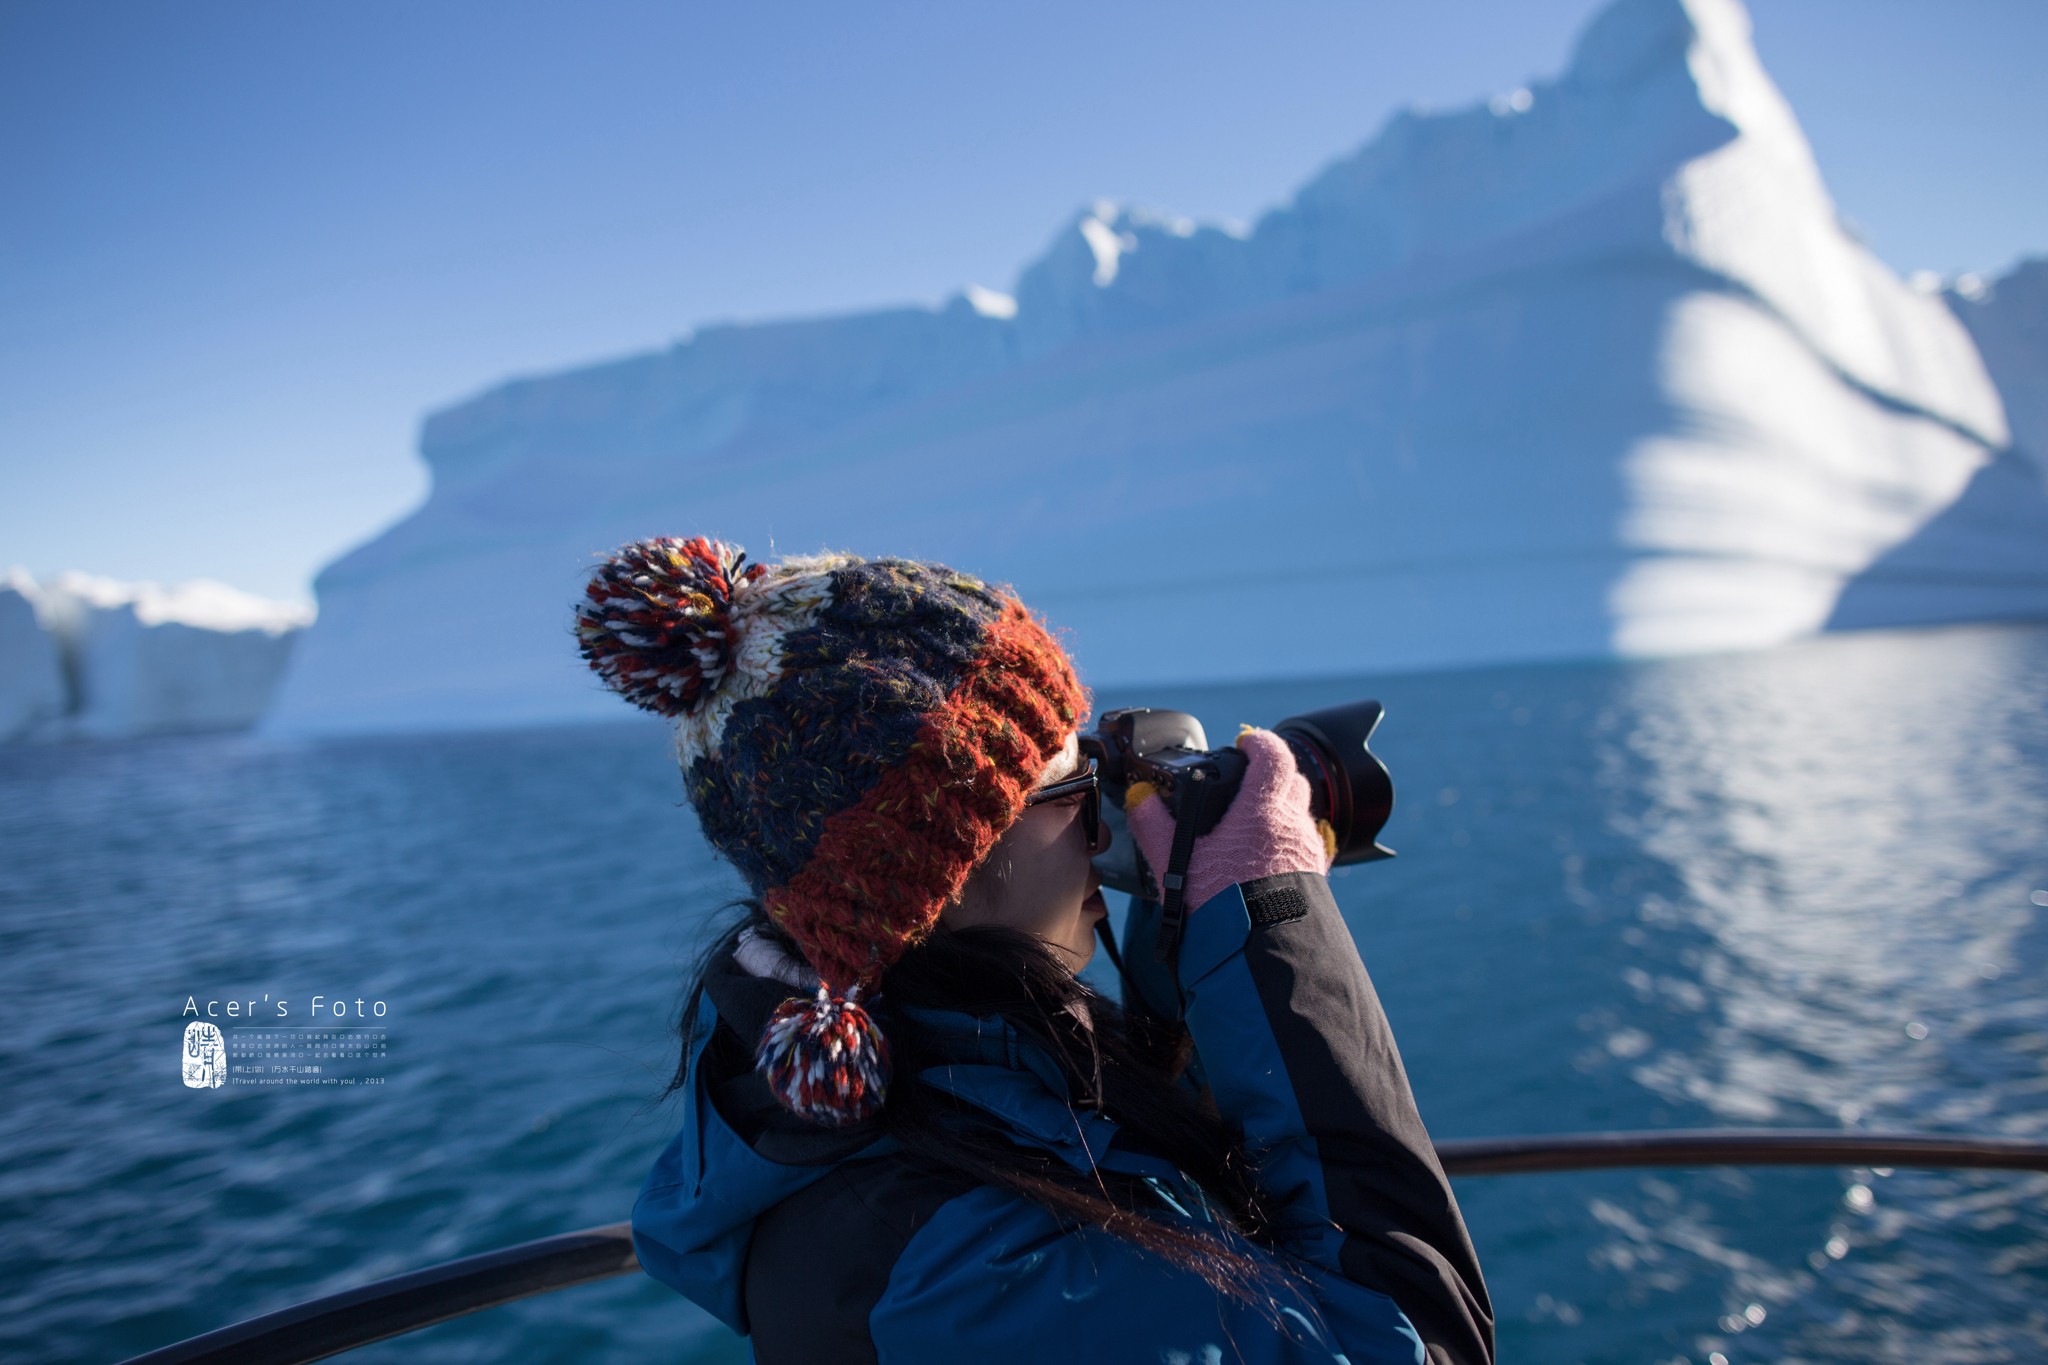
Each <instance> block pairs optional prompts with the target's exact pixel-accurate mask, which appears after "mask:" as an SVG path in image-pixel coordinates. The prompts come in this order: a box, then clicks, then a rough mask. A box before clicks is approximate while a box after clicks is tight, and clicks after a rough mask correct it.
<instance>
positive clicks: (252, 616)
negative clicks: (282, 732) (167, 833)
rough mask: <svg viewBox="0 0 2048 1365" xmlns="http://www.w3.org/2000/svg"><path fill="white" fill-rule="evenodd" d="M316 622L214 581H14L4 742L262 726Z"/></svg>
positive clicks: (5, 618) (1, 694)
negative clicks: (296, 646) (302, 635)
mask: <svg viewBox="0 0 2048 1365" xmlns="http://www.w3.org/2000/svg"><path fill="white" fill-rule="evenodd" d="M311 620H312V613H311V611H309V610H308V609H307V608H305V607H301V606H296V605H292V604H289V603H282V602H271V601H267V600H265V599H264V598H260V597H253V596H251V595H249V594H248V593H245V592H240V591H238V590H236V589H234V588H230V587H228V586H226V585H225V584H222V583H214V582H211V581H208V580H205V579H199V580H195V581H193V582H190V583H182V584H179V585H177V586H175V587H170V588H164V587H159V586H158V585H156V584H154V583H121V582H117V581H115V580H114V579H111V578H99V577H95V576H93V575H90V574H82V573H67V574H61V575H59V576H58V577H57V578H55V579H53V580H51V581H50V582H47V583H38V582H36V581H35V580H34V579H33V578H31V577H29V576H28V574H26V573H24V572H22V571H21V570H19V569H15V570H12V571H10V572H9V573H8V574H7V575H6V576H5V577H4V578H0V740H10V739H30V738H37V739H54V738H66V737H74V736H83V737H88V738H98V739H106V738H114V737H117V736H124V735H144V734H166V733H174V732H179V731H188V730H234V729H242V728H245V727H247V726H250V725H253V724H254V723H255V722H256V721H257V720H258V719H259V718H261V716H262V715H263V713H264V711H265V710H266V709H267V708H268V706H269V704H270V699H271V696H272V694H273V693H274V691H275V690H276V686H277V680H278V678H279V677H280V676H281V675H282V674H283V672H284V667H285V661H286V660H287V659H288V658H289V657H290V654H291V648H292V645H293V643H294V640H295V638H296V637H297V635H298V634H299V632H300V631H301V630H303V629H304V628H305V626H306V625H307V624H308V623H309V622H310V621H311Z"/></svg>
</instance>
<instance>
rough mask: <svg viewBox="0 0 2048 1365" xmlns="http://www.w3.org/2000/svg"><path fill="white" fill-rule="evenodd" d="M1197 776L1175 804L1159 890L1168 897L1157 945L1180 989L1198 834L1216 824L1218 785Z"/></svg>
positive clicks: (1162, 907) (1155, 948) (1161, 913)
mask: <svg viewBox="0 0 2048 1365" xmlns="http://www.w3.org/2000/svg"><path fill="white" fill-rule="evenodd" d="M1193 776H1194V777H1195V779H1196V780H1194V781H1190V782H1188V783H1185V784H1184V785H1183V786H1182V788H1181V790H1180V792H1179V794H1178V795H1179V800H1177V801H1176V802H1175V803H1174V804H1175V806H1176V809H1175V811H1174V818H1173V851H1172V853H1170V854H1168V855H1167V859H1166V870H1165V871H1163V872H1162V873H1160V875H1159V887H1160V890H1161V891H1163V892H1164V893H1165V895H1164V897H1163V898H1162V899H1161V900H1160V902H1159V938H1158V940H1157V941H1156V942H1155V943H1154V945H1153V951H1154V952H1155V953H1156V954H1157V955H1158V959H1159V961H1161V962H1164V963H1167V964H1169V965H1170V966H1172V967H1173V969H1174V984H1175V985H1176V987H1177V986H1178V985H1179V978H1180V939H1181V934H1182V933H1183V932H1185V931H1186V929H1187V923H1188V905H1187V888H1188V863H1189V861H1190V860H1191V859H1192V858H1193V857H1194V853H1195V837H1196V834H1197V832H1198V831H1203V830H1207V829H1208V828H1209V827H1210V826H1212V825H1213V824H1215V821H1213V820H1211V819H1209V818H1208V816H1209V803H1210V801H1211V800H1212V799H1213V794H1214V793H1215V792H1216V791H1217V788H1218V784H1216V783H1213V782H1205V781H1202V780H1200V774H1199V773H1197V774H1193ZM1226 797H1227V794H1226Z"/></svg>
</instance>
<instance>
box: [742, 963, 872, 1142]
mask: <svg viewBox="0 0 2048 1365" xmlns="http://www.w3.org/2000/svg"><path fill="white" fill-rule="evenodd" d="M860 994H861V988H860V987H859V986H854V987H852V988H851V989H849V990H848V991H847V992H846V994H845V995H844V996H835V995H833V994H832V992H831V991H830V990H828V989H827V988H826V987H824V986H820V987H818V994H817V996H816V997H815V998H814V999H810V1000H785V1001H783V1002H782V1004H781V1005H779V1006H777V1007H776V1010H775V1013H774V1014H773V1015H771V1016H770V1017H769V1020H768V1027H767V1028H766V1029H764V1030H762V1033H761V1045H760V1047H759V1048H758V1049H757V1050H756V1052H755V1054H754V1069H755V1070H757V1071H759V1072H760V1073H761V1074H762V1076H764V1077H765V1078H766V1079H767V1081H768V1088H769V1089H770V1090H772V1091H774V1092H775V1098H776V1099H778V1100H780V1101H781V1102H782V1105H783V1107H784V1108H786V1109H788V1110H789V1111H790V1112H791V1113H793V1114H796V1115H798V1116H800V1117H802V1118H806V1119H809V1120H810V1121H811V1122H812V1123H816V1124H820V1125H823V1126H824V1127H827V1128H846V1127H850V1126H852V1125H853V1124H856V1123H859V1122H861V1121H862V1120H864V1119H868V1118H872V1117H873V1116H874V1115H876V1114H878V1113H880V1112H881V1110H882V1102H883V1100H884V1099H886V1098H887V1096H888V1091H889V1040H888V1039H887V1038H885V1037H884V1036H883V1035H882V1030H881V1027H880V1026H879V1025H878V1024H876V1023H875V1020H874V1017H873V1016H872V1015H870V1014H869V1013H868V1012H867V1011H866V1010H864V1009H862V1008H861V1007H860Z"/></svg>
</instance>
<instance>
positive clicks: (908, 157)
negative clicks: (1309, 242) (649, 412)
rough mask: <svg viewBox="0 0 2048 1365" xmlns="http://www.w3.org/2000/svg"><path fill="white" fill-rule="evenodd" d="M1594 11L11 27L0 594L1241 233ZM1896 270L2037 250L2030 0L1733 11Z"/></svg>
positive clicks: (1539, 2)
mask: <svg viewBox="0 0 2048 1365" xmlns="http://www.w3.org/2000/svg"><path fill="white" fill-rule="evenodd" d="M1597 8H1598V6H1597V4H1596V3H1594V0H1432V2H1431V3H1429V4H1420V3H1416V2H1415V0H1398V2H1395V0H1371V2H1369V3H1368V2H1366V0H1352V2H1351V3H1337V0H1267V2H1266V3H1264V4H1261V5H1257V6H1249V5H1244V4H1239V3H1211V0H1176V3H1173V4H1165V3H1130V4H1116V3H1100V0H1098V2H1097V3H1093V4H1087V5H1079V4H1073V3H1069V0H1039V3H1036V4H1033V5H1028V6H1027V5H994V4H947V3H940V2H939V0H931V2H930V3H924V4H911V3H896V2H895V0H872V2H871V3H865V4H858V5H847V4H839V3H823V2H822V0H802V2H801V3H797V2H795V0H792V2H790V3H778V2H777V0H762V3H757V4H723V3H713V2H712V0H697V2H696V3H682V2H681V0H677V2H675V3H663V4H652V3H647V4H639V3H620V2H618V0H580V2H579V3H573V4H572V3H568V2H567V0H563V3H557V4H547V5H541V4H531V3H521V2H519V0H487V2H486V0H461V2H458V0H432V3H414V2H413V0H404V2H400V0H351V2H350V3H315V2H314V0H303V2H302V0H292V2H291V3H277V0H260V2H252V3H234V4H230V3H205V2H203V0H181V3H176V4H165V3H158V2H157V0H138V2H137V3H132V4H108V3H100V2H99V0H50V3H30V2H28V0H6V2H5V3H4V4H0V568H4V567H5V566H6V565H7V564H10V563H17V564H21V565H24V566H26V567H27V568H29V569H30V570H31V571H33V572H35V573H38V574H50V573H54V572H57V571H59V570H62V569H67V568H81V569H88V570H93V571H97V572H102V573H110V574H113V575H116V576H119V577H125V578H155V579H158V580H163V581H176V580H181V579H185V578H190V577H197V576H208V577H214V578H219V579H222V580H224V581H227V582H229V583H232V584H235V585H236V586H238V587H243V588H247V589H250V590H252V591H256V592H260V593H264V594H266V595H270V596H276V597H305V596H307V595H308V594H309V592H310V583H311V579H312V575H313V573H314V572H315V571H316V570H317V569H318V567H319V566H320V565H321V564H322V563H324V562H325V561H326V560H328V559H330V558H332V557H333V556H334V555H335V554H337V553H339V552H340V551H342V550H344V549H346V548H347V547H349V546H350V545H352V544H355V543H357V542H359V541H361V540H363V539H365V538H367V537H368V536H370V535H371V534H373V533H374V532H376V531H377V530H378V529H379V528H381V527H382V526H384V525H386V524H388V523H389V522H390V521H391V520H393V519H394V518H396V517H398V516H400V515H402V514H403V513H404V512H405V511H406V510H407V509H409V508H410V507H412V506H413V505H415V504H416V503H417V502H418V500H419V499H420V498H422V497H423V496H424V494H425V491H426V478H425V473H424V470H423V468H422V467H421V466H420V464H419V462H418V460H417V458H416V456H415V454H414V441H415V436H416V432H417V427H418V422H419V419H420V416H421V415H422V414H423V413H424V412H426V411H427V410H429V409H431V408H435V407H440V406H444V405H446V404H448V403H449V402H451V401H454V400H456V399H459V398H461V397H463V396H465V395H467V394H469V393H472V392H474V391H476V390H478V389H481V388H484V387H486V386H488V385H490V384H492V383H494V382H495V381H497V380H499V379H502V378H504V377H506V376H508V375H512V374H517V373H534V372H540V371H547V370H554V369H561V368H566V367H569V366H572V365H575V364H578V363H582V362H586V361H589V360H593V359H598V358H602V357H606V356H610V355H616V354H619V353H623V352H628V351H634V350H639V349H643V348H647V347H652V346H657V345H664V344H666V343H668V342H669V341H671V340H673V339H674V338H676V337H677V336H678V335H681V334H683V333H685V332H687V331H688V330H689V329H691V328H692V327H694V326H696V325H699V324H701V323H705V322H710V321H718V320H726V319H735V318H764V317H774V316H786V315H791V314H802V313H816V312H833V311H841V310H846V309H853V308H859V307H865V306H869V305H876V304H884V303H895V302H904V301H919V300H922V301H936V300H938V299H940V298H942V297H943V296H944V295H946V294H948V293H950V292H952V291H953V290H955V289H957V288H959V287H960V286H962V285H965V284H967V283H970V282H973V283H980V284H985V285H989V286H992V287H996V288H1006V287H1007V286H1008V285H1009V284H1010V282H1011V281H1012V279H1013V278H1014V276H1015V274H1016V271H1017V270H1018V268H1019V267H1021V266H1022V265H1023V264H1024V263H1025V262H1026V261H1028V260H1029V259H1030V258H1032V257H1033V256H1035V255H1036V254H1037V253H1038V252H1039V251H1040V250H1041V249H1042V248H1043V247H1044V245H1045V243H1046V241H1047V240H1048V238H1049V237H1050V236H1051V234H1052V233H1053V232H1054V230H1055V229H1056V228H1057V227H1058V226H1059V225H1060V224H1061V223H1062V222H1063V221H1065V220H1066V218H1067V217H1068V216H1069V215H1070V214H1071V213H1072V212H1073V210H1074V209H1076V208H1077V207H1079V206H1080V205H1082V204H1084V203H1086V202H1088V201H1089V200H1091V199H1093V198H1096V197H1098V196H1105V195H1106V196H1110V197H1113V198H1117V199H1120V200H1124V201H1127V202H1135V203H1141V204H1148V205H1151V206H1154V207H1158V208H1162V209H1170V210H1173V211H1176V212H1180V213H1185V214H1190V215H1193V216H1197V217H1228V218H1237V219H1240V220H1244V221H1250V220H1252V219H1254V218H1256V217H1257V215H1258V214H1259V213H1260V212H1261V211H1263V210H1265V209H1267V208H1269V207H1271V206H1273V205H1275V204H1276V203H1279V202H1281V201H1283V200H1284V199H1286V198H1287V196H1288V195H1289V194H1291V193H1292V191H1293V190H1294V189H1295V187H1297V186H1298V185H1299V184H1300V183H1301V182H1302V181H1303V180H1305V179H1306V178H1307V177H1308V176H1310V175H1311V174H1313V173H1314V172H1315V171H1316V170H1317V169H1318V168H1320V167H1321V166H1322V165H1324V164H1325V163H1326V162H1328V161H1330V160H1331V159H1333V158H1335V157H1337V156H1339V155H1342V154H1344V153H1346V152H1348V151H1350V150H1351V149H1353V148H1354V147H1356V146H1357V145H1358V144H1360V143H1361V142H1363V141H1364V140H1366V138H1368V137H1369V136H1370V135H1371V134H1372V133H1373V132H1374V131H1375V130H1376V129H1377V128H1378V127H1379V125H1380V124H1381V123H1382V121H1383V120H1384V119H1385V118H1386V117H1387V115H1388V114H1389V113H1391V112H1392V111H1394V110H1396V109H1398V108H1400V107H1402V106H1404V105H1407V104H1411V103H1422V104H1427V105H1434V106H1437V107H1444V106H1449V105H1457V104H1463V103H1466V102H1470V101H1473V100H1477V99H1483V98H1485V97H1486V96H1488V95H1490V94H1493V93H1496V92H1498V91H1502V90H1506V89H1510V88H1512V87H1514V86H1516V85H1519V84H1521V83H1523V82H1524V81H1526V80H1528V79H1530V78H1532V77H1541V76H1547V75H1550V74H1552V73H1554V72H1556V71H1557V70H1558V69H1559V68H1560V67H1561V66H1562V64H1563V62H1564V59H1565V56H1566V54H1567V52H1568V51H1569V49H1570V46H1571V41H1572V39H1573V37H1574V35H1575V34H1576V33H1577V31H1578V30H1579V28H1580V27H1581V26H1582V25H1583V24H1584V23H1585V21H1586V20H1587V19H1588V18H1589V17H1590V16H1591V15H1592V14H1593V13H1594V12H1595V11H1596V9H1597ZM1752 13H1753V16H1754V19H1755V23H1756V30H1757V41H1758V46H1759V47H1760V49H1761V50H1762V53H1763V57H1764V61H1765V63H1766V65H1767V66H1768V67H1769V68H1770V70H1771V71H1772V73H1773V74H1774V75H1775V76H1776V78H1777V80H1778V82H1779V84H1780V86H1781V87H1782V88H1783V89H1784V90H1785V92H1786V94H1787V95H1788V97H1789V98H1790V99H1791V102H1792V104H1793V107H1794V108H1795V109H1796V110H1797V111H1798V113H1799V115H1800V117H1801V119H1802V121H1803V122H1804V124H1805V126H1806V130H1807V133H1808V135H1809V137H1810V138H1811V139H1812V141H1813V143H1814V146H1815V149H1816V151H1817V153H1818V155H1819V158H1820V162H1821V166H1822V169H1823V171H1824V172H1825V174H1826V176H1827V179H1828V182H1829V185H1830V187H1831V188H1832V189H1833V191H1834V194H1835V198H1836V201H1837V203H1838V204H1839V205H1840V207H1841V209H1842V211H1843V212H1844V214H1845V215H1846V216H1847V217H1848V218H1850V219H1851V220H1853V221H1854V222H1855V223H1856V224H1857V225H1858V227H1859V228H1860V230H1861V231H1862V232H1863V234H1864V236H1865V239H1866V240H1867V241H1869V242H1870V243H1871V245H1872V246H1873V247H1874V248H1875V249H1876V250H1877V251H1878V253H1879V254H1880V255H1882V256H1883V257H1884V258H1885V259H1886V260H1887V261H1889V262H1890V263H1891V264H1892V265H1893V266H1895V267H1897V268H1898V269H1900V270H1901V271H1902V272H1903V271H1910V270H1915V269H1922V268H1928V269H1934V270H1939V271H1944V272H1953V271H1961V270H1977V271H1983V272H1989V273H1995V272H1997V271H1999V270H2002V269H2003V268H2005V267H2006V266H2008V265H2009V264H2011V263H2012V262H2013V261H2014V260H2015V259H2016V258H2018V257H2021V256H2024V255H2027V254H2034V253H2040V252H2042V251H2044V250H2048V82H2044V81H2042V80H2041V79H2040V76H2039V64H2040V61H2041V58H2042V55H2043V54H2044V53H2048V4H2044V3H2041V0H1943V3H1939V4H1937V3H1933V0H1754V3H1753V5H1752Z"/></svg>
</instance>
